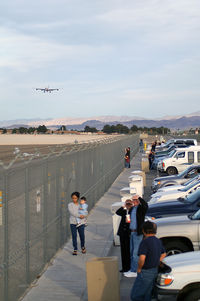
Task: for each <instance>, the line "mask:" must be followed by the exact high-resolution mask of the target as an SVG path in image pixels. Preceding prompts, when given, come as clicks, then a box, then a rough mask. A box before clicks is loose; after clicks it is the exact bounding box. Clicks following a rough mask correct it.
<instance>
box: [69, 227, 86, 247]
mask: <svg viewBox="0 0 200 301" xmlns="http://www.w3.org/2000/svg"><path fill="white" fill-rule="evenodd" d="M70 228H71V232H72V244H73V247H74V250H76V251H77V250H78V247H77V231H78V234H79V237H80V241H81V248H83V247H85V233H84V230H85V225H81V226H79V227H76V225H74V224H70Z"/></svg>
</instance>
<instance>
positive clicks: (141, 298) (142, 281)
mask: <svg viewBox="0 0 200 301" xmlns="http://www.w3.org/2000/svg"><path fill="white" fill-rule="evenodd" d="M157 274H158V269H157V268H153V269H148V270H144V269H143V270H142V271H141V273H139V274H137V277H136V279H135V282H134V284H133V287H132V290H131V300H132V301H151V298H152V297H151V296H152V290H153V287H154V284H155V280H156V277H157Z"/></svg>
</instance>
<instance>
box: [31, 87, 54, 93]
mask: <svg viewBox="0 0 200 301" xmlns="http://www.w3.org/2000/svg"><path fill="white" fill-rule="evenodd" d="M35 90H36V91H38V90H40V91H43V92H44V93H45V92H49V93H51V92H52V91H59V89H51V88H49V87H47V88H36V89H35Z"/></svg>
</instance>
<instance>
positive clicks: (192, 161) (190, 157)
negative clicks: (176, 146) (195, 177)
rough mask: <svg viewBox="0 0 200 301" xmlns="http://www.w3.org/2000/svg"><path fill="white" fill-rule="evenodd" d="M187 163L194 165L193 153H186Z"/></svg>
mask: <svg viewBox="0 0 200 301" xmlns="http://www.w3.org/2000/svg"><path fill="white" fill-rule="evenodd" d="M188 163H190V164H192V163H194V152H188Z"/></svg>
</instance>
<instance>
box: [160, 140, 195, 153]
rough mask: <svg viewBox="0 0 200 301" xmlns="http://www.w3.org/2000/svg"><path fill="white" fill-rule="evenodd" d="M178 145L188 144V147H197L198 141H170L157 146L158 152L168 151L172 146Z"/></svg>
mask: <svg viewBox="0 0 200 301" xmlns="http://www.w3.org/2000/svg"><path fill="white" fill-rule="evenodd" d="M176 144H186V145H197V140H196V139H187V138H185V139H170V140H168V141H167V142H166V143H164V144H162V145H160V146H157V147H156V151H157V150H158V151H159V150H166V149H167V148H168V147H169V146H170V145H176Z"/></svg>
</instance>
